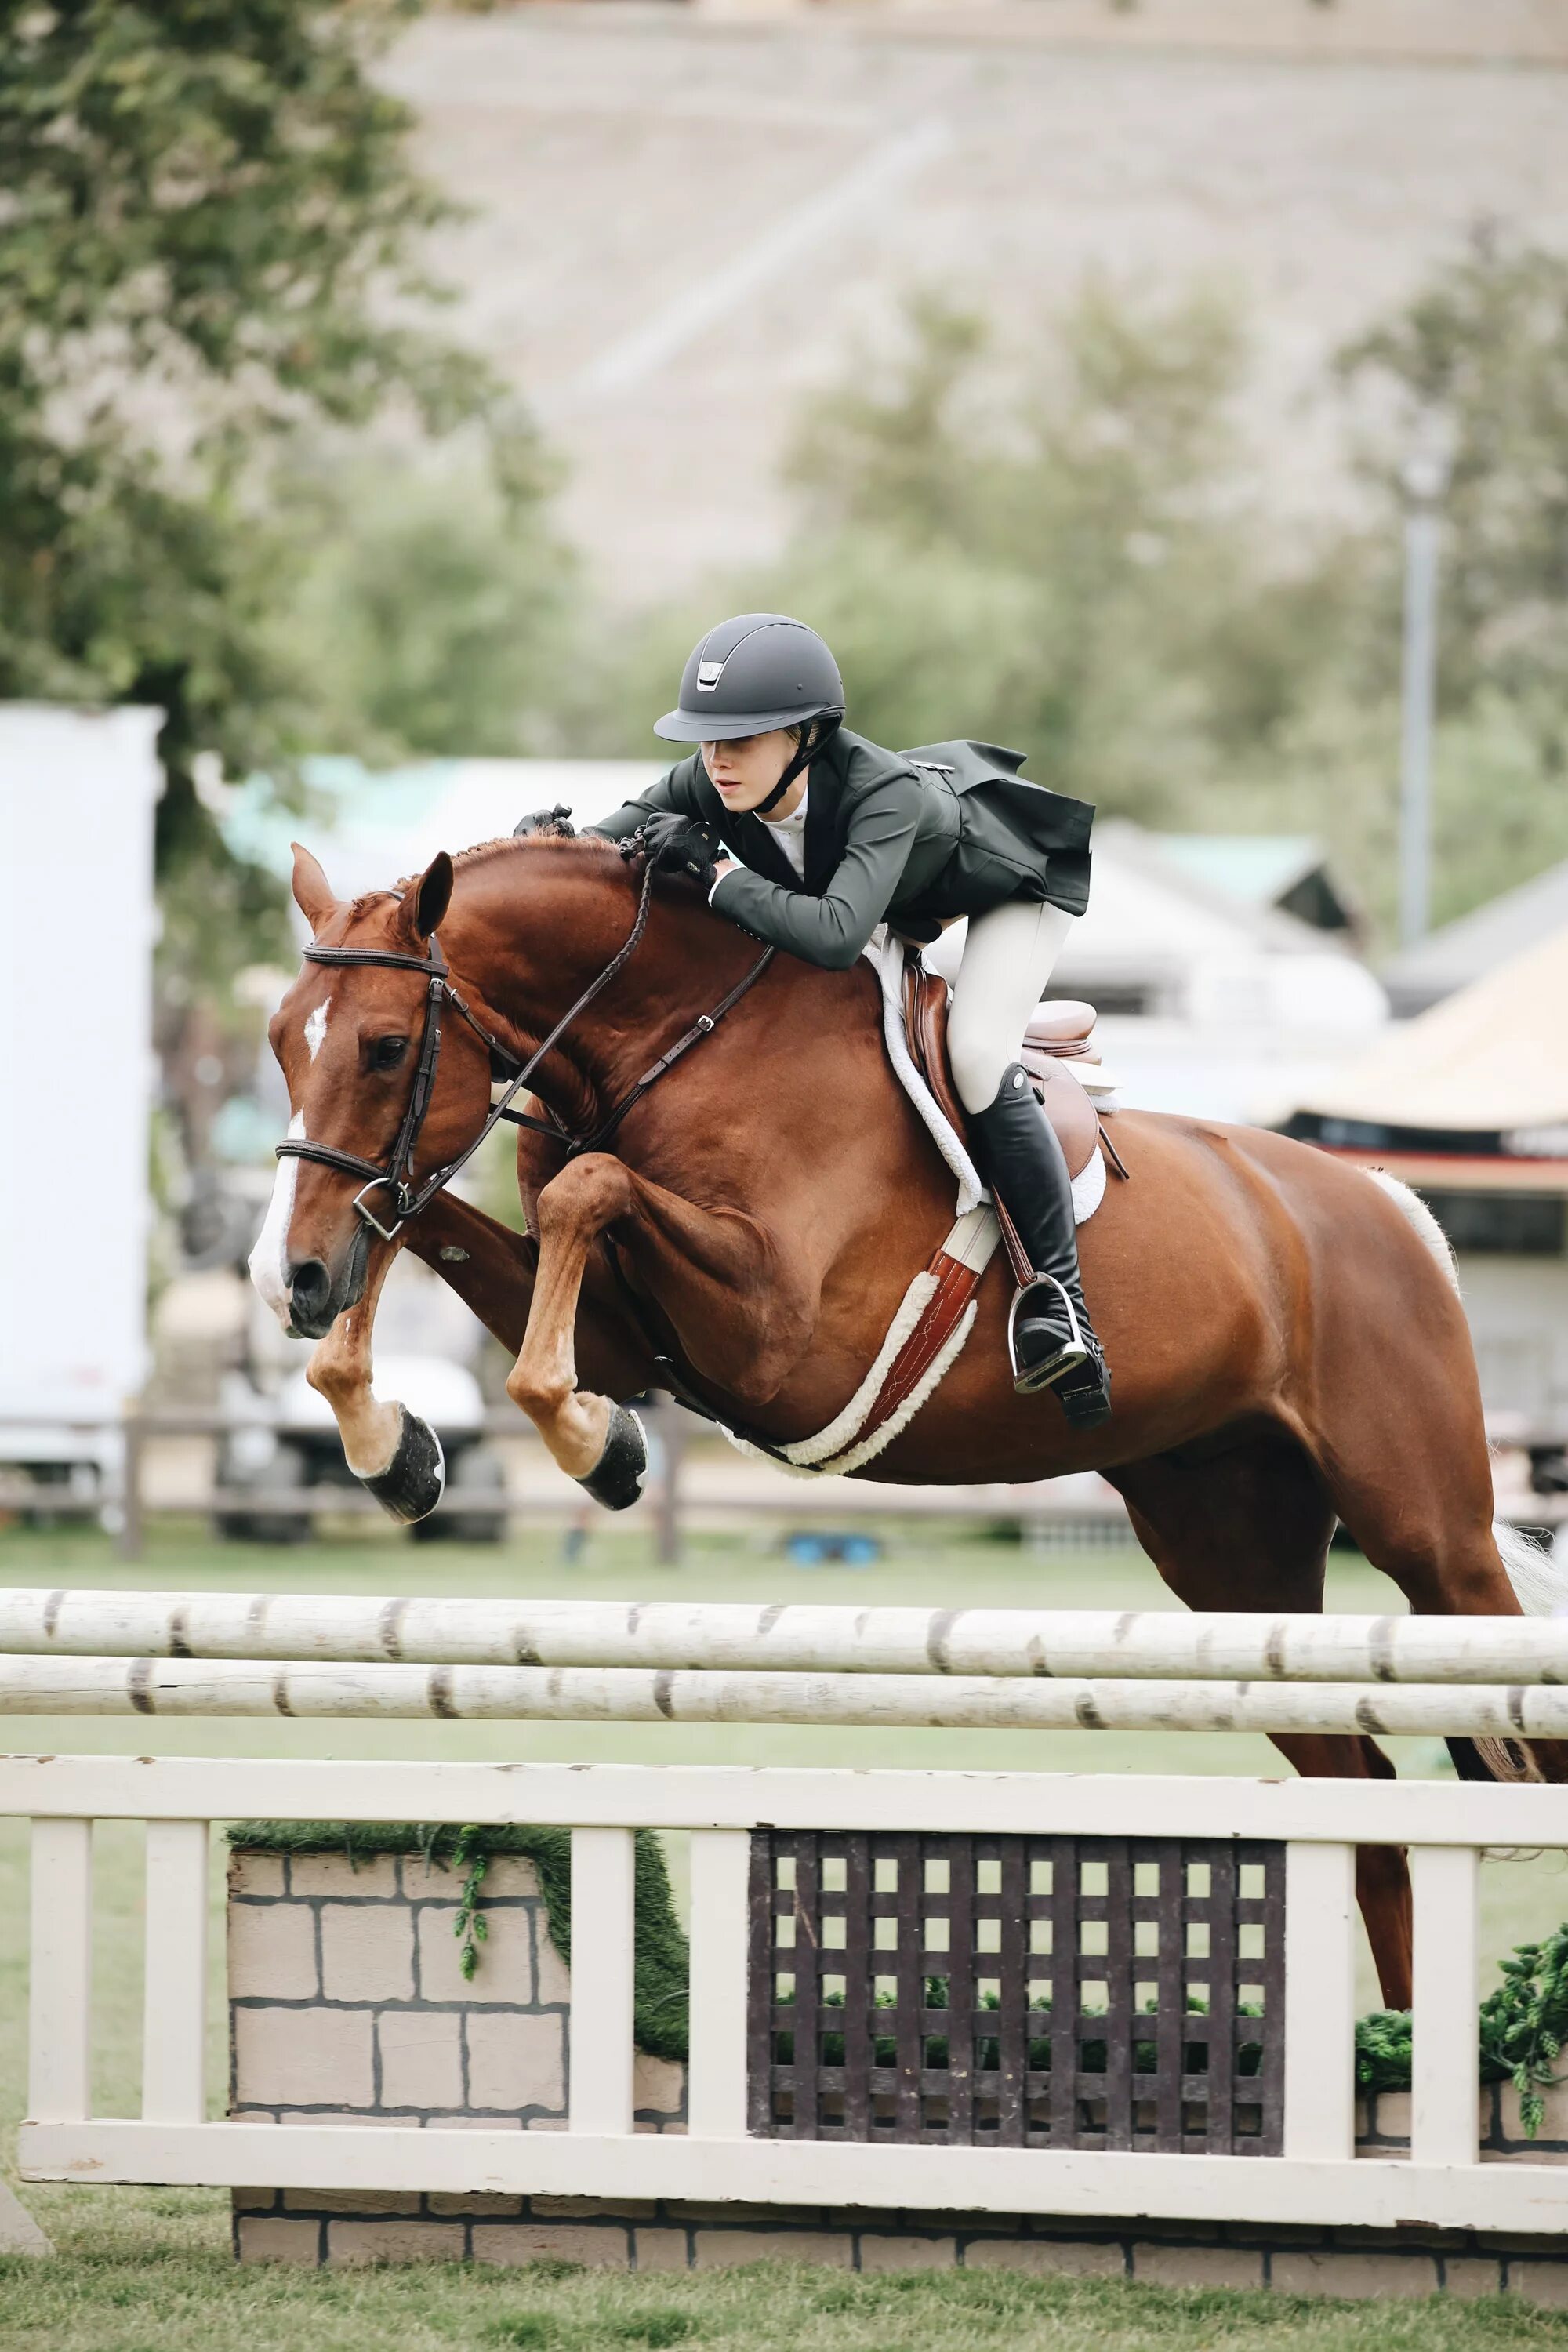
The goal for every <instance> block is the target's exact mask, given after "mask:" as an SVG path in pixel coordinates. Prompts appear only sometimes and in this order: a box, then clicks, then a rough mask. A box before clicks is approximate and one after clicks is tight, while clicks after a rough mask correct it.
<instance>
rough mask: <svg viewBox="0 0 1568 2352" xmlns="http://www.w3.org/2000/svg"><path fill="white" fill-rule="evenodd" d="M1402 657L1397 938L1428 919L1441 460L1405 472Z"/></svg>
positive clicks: (1444, 471) (1420, 929)
mask: <svg viewBox="0 0 1568 2352" xmlns="http://www.w3.org/2000/svg"><path fill="white" fill-rule="evenodd" d="M1402 480H1403V482H1404V486H1405V654H1404V666H1403V677H1402V696H1401V726H1400V744H1399V936H1400V940H1401V941H1402V942H1403V943H1404V944H1405V945H1406V946H1408V945H1409V943H1410V942H1411V941H1412V940H1419V939H1422V938H1424V937H1425V935H1426V931H1427V930H1428V929H1429V928H1430V925H1431V917H1432V732H1433V717H1434V712H1435V709H1436V697H1437V542H1438V535H1439V532H1440V531H1441V529H1442V513H1441V509H1442V503H1443V497H1444V493H1445V492H1446V490H1447V487H1448V459H1447V455H1446V453H1443V452H1439V451H1436V450H1427V451H1424V452H1422V453H1421V454H1420V455H1418V456H1415V457H1411V458H1410V459H1409V461H1408V463H1407V464H1406V465H1405V470H1404V474H1403V476H1402Z"/></svg>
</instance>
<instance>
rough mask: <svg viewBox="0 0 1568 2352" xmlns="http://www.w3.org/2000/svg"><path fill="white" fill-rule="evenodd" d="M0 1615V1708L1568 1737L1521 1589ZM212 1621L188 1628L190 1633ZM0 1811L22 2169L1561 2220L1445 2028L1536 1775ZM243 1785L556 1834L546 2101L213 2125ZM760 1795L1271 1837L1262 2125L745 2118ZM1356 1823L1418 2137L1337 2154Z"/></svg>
mask: <svg viewBox="0 0 1568 2352" xmlns="http://www.w3.org/2000/svg"><path fill="white" fill-rule="evenodd" d="M0 1647H3V1648H4V1649H5V1650H7V1651H9V1653H10V1654H9V1655H8V1656H6V1657H5V1658H4V1659H3V1660H0V1703H3V1704H4V1705H5V1706H6V1707H9V1708H10V1709H11V1710H12V1711H16V1710H17V1709H18V1708H21V1707H24V1706H30V1707H31V1708H32V1709H33V1710H34V1711H38V1712H44V1711H47V1712H59V1711H65V1710H66V1709H68V1707H70V1706H73V1705H74V1706H76V1707H78V1708H79V1710H84V1711H88V1712H93V1713H100V1712H111V1711H114V1712H118V1711H121V1710H122V1709H123V1708H126V1707H133V1708H135V1709H136V1710H137V1711H139V1712H143V1713H158V1712H163V1711H165V1709H167V1710H168V1711H184V1712H195V1713H204V1712H205V1713H215V1712H221V1713H233V1712H240V1711H243V1712H260V1713H267V1714H271V1713H274V1712H284V1713H296V1712H304V1711H311V1712H317V1713H334V1714H350V1713H356V1712H365V1711H370V1712H375V1713H383V1714H386V1713H392V1714H397V1713H416V1714H426V1713H432V1712H433V1713H437V1714H442V1715H450V1714H455V1713H459V1712H488V1713H500V1714H504V1715H542V1714H555V1715H562V1714H566V1715H576V1716H579V1717H582V1716H592V1717H595V1718H596V1719H604V1718H605V1717H610V1716H613V1717H616V1718H617V1719H627V1718H629V1717H634V1716H640V1715H648V1716H658V1717H663V1718H666V1719H669V1718H674V1719H697V1718H702V1719H714V1718H715V1717H717V1718H718V1719H725V1720H735V1719H742V1720H791V1721H833V1722H861V1723H878V1722H908V1721H919V1722H931V1721H940V1722H948V1723H952V1722H964V1723H968V1722H975V1721H985V1722H1023V1723H1042V1722H1051V1723H1063V1722H1065V1723H1078V1724H1079V1725H1087V1726H1089V1727H1093V1726H1095V1725H1097V1724H1102V1723H1107V1722H1110V1721H1112V1720H1115V1721H1118V1722H1126V1723H1131V1722H1134V1721H1136V1722H1152V1723H1157V1724H1161V1725H1167V1724H1168V1725H1173V1726H1179V1725H1189V1726H1190V1725H1194V1724H1202V1725H1205V1726H1208V1727H1237V1728H1240V1727H1247V1728H1265V1727H1295V1728H1300V1727H1304V1726H1310V1727H1314V1728H1327V1729H1337V1730H1342V1731H1354V1730H1371V1729H1375V1728H1385V1729H1417V1728H1418V1729H1422V1730H1428V1731H1430V1730H1441V1729H1448V1728H1451V1729H1453V1730H1456V1731H1465V1730H1478V1731H1487V1732H1490V1733H1493V1734H1496V1733H1499V1732H1503V1733H1505V1735H1507V1736H1513V1735H1517V1734H1518V1733H1519V1732H1520V1731H1521V1730H1523V1731H1525V1732H1527V1733H1529V1732H1534V1731H1539V1732H1541V1733H1542V1734H1547V1735H1550V1734H1553V1733H1558V1732H1562V1731H1564V1730H1568V1690H1560V1689H1557V1688H1554V1687H1552V1685H1553V1684H1554V1682H1555V1681H1556V1679H1557V1678H1558V1677H1559V1676H1563V1678H1564V1679H1565V1680H1568V1628H1564V1627H1563V1626H1559V1625H1556V1624H1552V1623H1543V1622H1541V1621H1539V1620H1537V1621H1532V1622H1529V1623H1525V1622H1519V1621H1511V1620H1496V1619H1488V1620H1453V1619H1444V1620H1421V1619H1363V1620H1349V1619H1342V1620H1337V1621H1335V1620H1322V1619H1307V1618H1287V1617H1281V1618H1258V1617H1254V1618H1239V1617H1237V1618H1231V1617H1218V1616H1215V1617H1189V1616H1185V1615H1183V1614H1180V1613H1175V1612H1172V1613H1171V1614H1168V1615H1157V1614H1147V1615H1140V1616H1110V1615H1087V1614H1086V1615H1065V1614H1060V1613H1054V1612H995V1611H963V1612H941V1613H938V1614H932V1613H931V1612H924V1611H910V1610H866V1611H847V1610H833V1609H801V1610H795V1609H781V1610H765V1611H761V1612H759V1611H756V1610H753V1609H725V1608H716V1607H702V1608H692V1607H688V1606H684V1605H680V1604H673V1605H672V1604H660V1605H658V1606H654V1607H643V1608H627V1607H620V1606H616V1607H610V1606H602V1605H586V1604H581V1603H530V1604H510V1603H492V1602H479V1601H468V1602H458V1601H447V1602H439V1603H437V1602H432V1601H359V1600H353V1599H346V1600H345V1599H321V1598H307V1597H291V1596H266V1595H258V1596H254V1597H249V1598H247V1597H243V1596H242V1597H236V1596H228V1595H217V1594H194V1593H186V1594H181V1593H162V1594H151V1593H106V1592H93V1593H69V1592H52V1593H51V1592H45V1591H35V1592H14V1593H8V1594H5V1595H3V1596H0ZM171 1652H173V1653H175V1654H174V1655H173V1656H170V1655H169V1653H171ZM205 1652H212V1653H215V1655H214V1656H213V1657H211V1658H207V1657H205V1656H203V1655H200V1654H199V1653H205ZM225 1653H228V1654H225ZM1194 1677H1199V1678H1206V1679H1194ZM1406 1677H1415V1679H1405V1678H1406ZM1500 1678H1506V1679H1500ZM487 1694H488V1696H487ZM987 1708H989V1709H990V1712H986V1709H987ZM1118 1709H1120V1710H1121V1712H1120V1713H1118V1711H1117V1710H1118ZM0 1815H12V1816H17V1817H21V1818H25V1819H28V1820H30V1821H31V1822H32V1823H33V1836H34V1885H33V1915H32V1916H33V1927H32V1991H31V2004H32V2006H31V2039H30V2048H31V2073H30V2090H29V2101H28V2120H27V2121H26V2123H25V2125H24V2126H23V2127H22V2133H21V2140H20V2158H21V2166H22V2170H23V2174H24V2177H25V2178H26V2179H78V2180H93V2181H100V2182H101V2181H116V2180H120V2181H129V2180H142V2181H163V2182H173V2183H207V2184H213V2185H217V2186H231V2187H244V2186H247V2185H249V2184H253V2183H255V2182H256V2181H257V2180H258V2179H262V2178H264V2179H266V2180H268V2182H271V2183H275V2184H276V2185H277V2186H279V2188H282V2189H321V2190H338V2189H361V2190H387V2191H412V2190H446V2191H478V2190H486V2191H496V2192H500V2193H506V2194H512V2195H527V2194H538V2193H545V2194H551V2195H558V2196H559V2195H572V2196H584V2197H597V2198H606V2199H610V2198H614V2199H624V2198H683V2199H704V2200H740V2201H744V2202H747V2203H756V2204H770V2203H784V2204H792V2205H799V2204H819V2205H830V2204H831V2205H846V2206H858V2207H883V2208H900V2207H901V2208H905V2209H941V2210H952V2209H960V2208H968V2209H972V2210H977V2211H991V2212H1008V2213H1020V2212H1023V2213H1051V2214H1058V2215H1068V2216H1071V2215H1094V2216H1104V2215H1107V2214H1119V2213H1120V2214H1147V2215H1156V2216H1160V2217H1163V2218H1166V2219H1170V2220H1173V2221H1174V2220H1184V2219H1212V2218H1215V2217H1217V2216H1222V2215H1223V2216H1224V2217H1225V2218H1226V2219H1227V2220H1232V2221H1245V2222H1258V2223H1264V2222H1287V2221H1289V2222H1313V2223H1321V2224H1325V2225H1334V2224H1362V2225H1369V2226H1375V2227H1384V2228H1392V2227H1393V2226H1394V2225H1395V2224H1396V2223H1405V2222H1416V2223H1422V2224H1426V2225H1431V2226H1436V2227H1447V2228H1470V2229H1479V2230H1487V2231H1521V2232H1542V2231H1563V2230H1564V2229H1568V2166H1564V2165H1562V2164H1553V2163H1550V2162H1542V2161H1534V2160H1524V2161H1519V2160H1510V2161H1509V2162H1506V2163H1483V2162H1482V2161H1481V2160H1480V2158H1479V2088H1478V2080H1477V2026H1476V2013H1477V2003H1478V1998H1479V1986H1478V1982H1477V1949H1478V1939H1477V1925H1476V1920H1477V1882H1478V1865H1479V1859H1480V1857H1481V1855H1482V1854H1483V1853H1485V1852H1486V1851H1487V1850H1488V1849H1489V1848H1493V1847H1504V1848H1542V1847H1546V1848H1552V1847H1568V1789H1564V1788H1561V1787H1557V1786H1552V1785H1548V1784H1542V1783H1536V1784H1531V1785H1510V1786H1498V1785H1493V1784H1477V1783H1460V1784H1452V1783H1443V1782H1432V1781H1372V1782H1368V1781H1355V1782H1349V1781H1327V1780H1278V1781H1276V1780H1221V1779H1212V1778H1204V1779H1189V1778H1180V1777H1170V1778H1161V1779H1152V1778H1144V1777H1132V1776H1126V1777H1123V1776H1109V1775H1093V1774H1049V1773H1015V1772H1004V1773H994V1772H963V1771H952V1770H947V1771H931V1772H889V1771H850V1770H842V1769H839V1770H779V1769H761V1770H750V1769H697V1768H689V1767H684V1766H614V1765H575V1766H574V1765H553V1764H526V1763H519V1764H510V1765H491V1764H468V1763H463V1764H458V1763H409V1762H398V1763H382V1762H375V1763H369V1762H365V1763H362V1762H353V1761H346V1760H335V1761H326V1762H302V1761H262V1760H250V1759H246V1760H233V1759H184V1758H180V1759H149V1758H140V1759H127V1758H121V1757H82V1756H61V1755H53V1756H17V1757H11V1758H8V1759H0ZM256 1818H261V1819H275V1820H279V1821H285V1822H288V1821H323V1820H326V1821H333V1822H425V1823H439V1822H447V1823H468V1822H473V1823H477V1824H480V1825H483V1824H496V1823H528V1824H534V1825H542V1824H552V1825H558V1826H563V1827H566V1828H569V1829H570V1830H571V1831H572V1832H573V1836H572V1857H573V1860H572V1885H573V1901H572V1908H573V1939H572V1940H573V1949H574V1955H576V1965H575V1967H574V1971H573V1982H572V1992H571V2021H570V2116H569V2129H568V2130H567V2131H566V2132H564V2133H558V2132H529V2131H522V2132H519V2131H517V2130H504V2129H489V2128H485V2127H482V2126H481V2127H479V2128H473V2127H470V2126H465V2127H464V2128H462V2129H460V2130H459V2129H454V2128H445V2129H444V2128H440V2127H438V2126H424V2127H413V2126H409V2127H404V2126H400V2125H395V2124H393V2125H388V2124H385V2123H378V2124H377V2125H376V2126H374V2127H372V2126H355V2125H354V2124H353V2123H352V2122H348V2123H341V2122H340V2123H333V2124H330V2125H328V2124H322V2123H319V2122H317V2123H290V2124H278V2125H268V2126H265V2127H264V2129H265V2137H264V2138H261V2139H258V2130H259V2129H262V2128H263V2127H262V2126H258V2125H257V2124H255V2123H254V2122H245V2123H242V2122H226V2121H220V2120H211V2119H209V2117H208V2116H207V2112H206V2105H205V2091H204V2075H203V2063H204V2054H205V2044H206V2020H205V1966H206V1957H205V1936H206V1922H207V1916H208V1894H209V1873H210V1829H211V1825H212V1824H213V1823H214V1822H223V1821H232V1820H236V1819H256ZM106 1819H114V1820H126V1819H129V1820H132V1821H143V1822H146V1823H147V1825H148V1838H147V1901H146V1928H145V1934H146V2021H145V2035H144V2056H143V2076H142V2113H141V2116H140V2117H139V2118H138V2119H125V2118H116V2117H105V2116H95V2115H94V2113H93V2104H92V2095H91V2084H90V2068H89V2050H90V2046H91V1983H90V1965H89V1953H90V1946H91V1843H92V1825H93V1823H94V1822H96V1821H100V1820H106ZM640 1828H647V1829H652V1830H658V1831H684V1832H689V1833H690V1837H691V1857H692V1859H691V1888H692V1905H691V2000H690V2014H691V2027H690V2031H691V2043H690V2062H689V2128H688V2131H687V2132H686V2133H685V2134H684V2135H680V2134H676V2133H666V2134H663V2135H649V2134H643V2133H635V2132H634V2130H633V2114H632V2097H633V2094H632V2063H631V2058H632V2032H633V2025H632V2013H633V1957H632V1956H633V1949H634V1944H633V1928H634V1920H633V1906H634V1880H633V1868H632V1861H633V1839H634V1834H635V1832H637V1830H638V1829H640ZM763 1829H765V1830H768V1831H770V1832H773V1833H775V1834H776V1833H779V1832H826V1833H829V1834H836V1833H839V1832H868V1833H870V1834H872V1835H873V1836H878V1835H885V1834H892V1835H904V1834H907V1833H910V1832H914V1833H917V1834H924V1835H926V1836H930V1837H933V1838H941V1837H944V1836H956V1837H970V1836H975V1837H981V1838H996V1837H1005V1836H1009V1835H1015V1836H1016V1835H1020V1834H1021V1835H1025V1836H1027V1837H1030V1838H1041V1837H1057V1838H1090V1839H1093V1838H1109V1839H1123V1840H1125V1839H1132V1840H1137V1841H1152V1840H1160V1839H1178V1840H1218V1841H1222V1842H1227V1843H1232V1844H1237V1843H1253V1842H1265V1843H1268V1842H1278V1843H1279V1845H1281V1846H1282V1847H1283V1849H1284V1876H1285V1913H1284V1956H1285V1966H1284V1991H1283V2020H1284V2069H1283V2072H1284V2120H1283V2137H1282V2153H1281V2154H1279V2156H1272V2155H1268V2156H1262V2155H1259V2156H1254V2155H1250V2154H1226V2155H1220V2154H1191V2153H1183V2154H1164V2153H1161V2154H1154V2153H1150V2152H1146V2151H1144V2150H1142V2149H1140V2150H1128V2149H1111V2148H1100V2147H1094V2148H1078V2147H1027V2146H1022V2147H1019V2146H1015V2147H1000V2146H997V2147H985V2146H975V2145H942V2146H934V2145H930V2144H922V2143H921V2142H920V2141H919V2140H912V2141H911V2140H904V2141H888V2140H876V2139H873V2140H861V2141H851V2140H847V2139H828V2140H822V2139H816V2138H809V2137H801V2138H793V2137H763V2136H760V2135H758V2134H754V2133H753V2134H748V2129H747V2116H748V2107H747V2095H748V2093H747V2079H748V2053H749V2046H750V2045H749V2043H748V2028H747V2017H748V2007H747V2002H748V1970H749V1968H750V1967H751V1966H752V1958H751V1955H752V1951H753V1950H754V1949H755V1948H757V1947H755V1946H754V1945H753V1944H752V1941H751V1940H750V1938H751V1935H752V1921H751V1915H750V1908H749V1906H750V1905H751V1903H752V1901H754V1900H755V1899H756V1897H755V1889H754V1885H753V1881H752V1832H757V1831H760V1830H763ZM1358 1844H1363V1845H1364V1844H1389V1845H1396V1846H1403V1847H1405V1849H1406V1850H1407V1851H1408V1853H1409V1857H1410V1864H1411V1872H1412V1879H1413V1885H1414V1901H1415V1915H1414V1916H1415V2008H1414V2076H1413V2081H1414V2097H1413V2102H1412V2110H1413V2116H1412V2126H1411V2147H1410V2151H1409V2154H1408V2157H1405V2156H1404V2155H1397V2154H1383V2155H1376V2156H1371V2157H1369V2156H1364V2155H1363V2157H1361V2158H1357V2157H1356V2155H1355V2146H1354V2122H1355V2090H1354V2072H1353V2066H1354V2059H1353V2037H1354V2007H1355V2004H1354V1957H1355V1948H1356V1934H1357V1929H1356V1921H1355V1908H1354V1874H1355V1849H1356V1846H1357V1845H1358ZM1090 2013H1091V2012H1089V2011H1085V2012H1084V2014H1085V2016H1086V2017H1088V2016H1089V2014H1090ZM804 2022H805V2017H804V2013H803V2023H804ZM752 2055H753V2057H754V2052H753V2053H752Z"/></svg>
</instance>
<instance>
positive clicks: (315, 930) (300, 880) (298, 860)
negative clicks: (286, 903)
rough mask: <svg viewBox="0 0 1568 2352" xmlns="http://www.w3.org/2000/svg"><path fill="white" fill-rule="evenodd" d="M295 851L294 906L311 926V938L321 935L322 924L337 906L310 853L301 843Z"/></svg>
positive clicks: (297, 843) (324, 878) (328, 883)
mask: <svg viewBox="0 0 1568 2352" xmlns="http://www.w3.org/2000/svg"><path fill="white" fill-rule="evenodd" d="M293 850H294V904H295V905H296V906H297V907H298V908H299V909H300V913H301V914H302V915H303V916H304V918H305V920H306V921H307V922H308V923H309V924H310V933H311V937H312V938H315V937H318V936H319V935H320V932H321V926H322V924H323V923H324V922H325V921H326V919H327V918H328V916H329V915H330V914H331V911H332V909H333V908H334V907H335V906H336V905H337V903H338V902H337V900H336V899H335V898H333V896H332V886H331V883H330V882H329V881H328V879H327V877H326V876H325V875H324V874H323V873H322V871H321V866H319V865H318V864H317V862H316V860H315V858H313V857H312V856H311V855H310V851H309V850H308V849H306V848H304V847H303V846H302V845H301V844H300V843H299V842H295V843H294V844H293Z"/></svg>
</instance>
